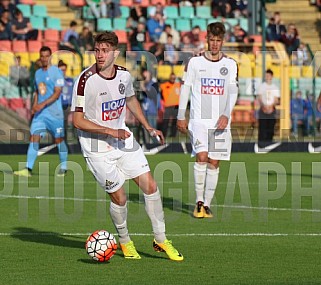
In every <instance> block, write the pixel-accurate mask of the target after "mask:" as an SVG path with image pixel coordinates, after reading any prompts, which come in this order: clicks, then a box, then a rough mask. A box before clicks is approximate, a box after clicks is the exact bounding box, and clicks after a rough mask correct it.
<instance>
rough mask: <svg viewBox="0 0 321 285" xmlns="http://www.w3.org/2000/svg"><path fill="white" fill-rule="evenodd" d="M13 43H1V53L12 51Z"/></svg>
mask: <svg viewBox="0 0 321 285" xmlns="http://www.w3.org/2000/svg"><path fill="white" fill-rule="evenodd" d="M11 44H12V42H11V41H0V50H1V51H12V48H11V47H12V45H11Z"/></svg>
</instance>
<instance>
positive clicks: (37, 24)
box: [30, 16, 46, 31]
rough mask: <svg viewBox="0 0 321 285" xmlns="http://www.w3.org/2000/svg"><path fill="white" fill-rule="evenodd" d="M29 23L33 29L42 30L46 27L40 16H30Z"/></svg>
mask: <svg viewBox="0 0 321 285" xmlns="http://www.w3.org/2000/svg"><path fill="white" fill-rule="evenodd" d="M30 23H31V26H32V27H33V28H34V29H38V30H42V31H43V30H45V29H46V28H45V23H44V18H42V17H36V16H31V17H30Z"/></svg>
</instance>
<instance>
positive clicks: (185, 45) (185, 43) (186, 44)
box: [179, 34, 196, 53]
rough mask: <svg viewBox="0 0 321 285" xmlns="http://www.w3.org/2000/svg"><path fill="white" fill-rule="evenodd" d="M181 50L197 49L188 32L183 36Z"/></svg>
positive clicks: (192, 50) (190, 50) (191, 50)
mask: <svg viewBox="0 0 321 285" xmlns="http://www.w3.org/2000/svg"><path fill="white" fill-rule="evenodd" d="M179 50H180V51H185V52H193V53H194V51H195V50H196V47H195V46H194V45H193V44H192V43H191V38H190V37H189V35H188V34H184V35H183V36H182V42H181V44H180V46H179Z"/></svg>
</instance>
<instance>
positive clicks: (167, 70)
mask: <svg viewBox="0 0 321 285" xmlns="http://www.w3.org/2000/svg"><path fill="white" fill-rule="evenodd" d="M171 73H172V67H171V66H170V65H159V66H158V67H157V78H158V79H159V80H168V79H169V76H170V74H171Z"/></svg>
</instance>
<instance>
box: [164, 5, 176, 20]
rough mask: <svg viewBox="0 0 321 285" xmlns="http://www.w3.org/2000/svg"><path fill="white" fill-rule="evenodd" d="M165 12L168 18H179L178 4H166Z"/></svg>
mask: <svg viewBox="0 0 321 285" xmlns="http://www.w3.org/2000/svg"><path fill="white" fill-rule="evenodd" d="M164 12H165V13H166V16H167V19H178V18H179V16H178V9H177V7H176V6H166V7H165V8H164Z"/></svg>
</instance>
